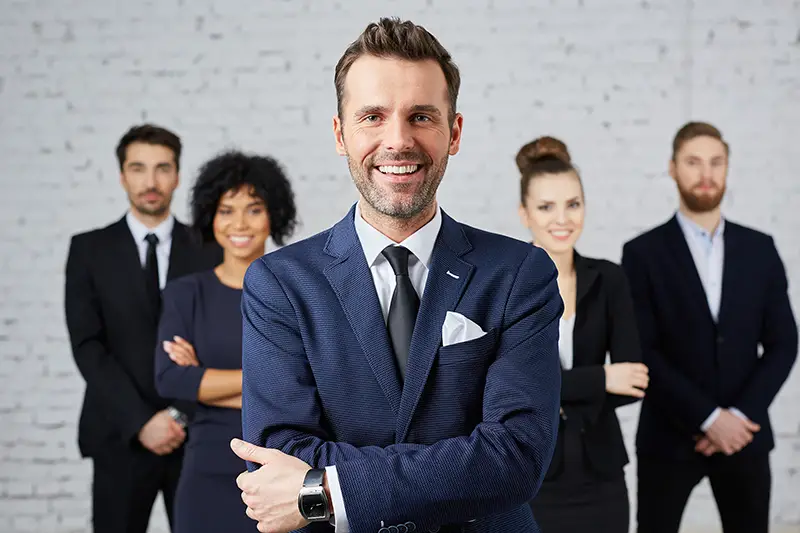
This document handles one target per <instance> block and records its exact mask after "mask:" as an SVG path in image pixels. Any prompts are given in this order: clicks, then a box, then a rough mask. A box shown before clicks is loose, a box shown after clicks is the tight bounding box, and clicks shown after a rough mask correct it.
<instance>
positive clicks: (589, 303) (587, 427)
mask: <svg viewBox="0 0 800 533" xmlns="http://www.w3.org/2000/svg"><path fill="white" fill-rule="evenodd" d="M575 275H576V281H577V295H576V307H575V309H576V314H575V326H574V329H573V339H572V341H573V363H572V369H570V370H563V371H562V373H561V407H562V409H563V411H564V415H563V416H562V420H561V424H560V428H559V432H558V441H557V443H556V451H555V453H554V454H553V459H552V461H551V463H550V469H549V471H548V473H547V477H546V478H545V479H553V478H556V477H558V475H559V474H560V473H561V472H562V466H563V462H564V449H565V446H564V439H565V437H566V436H568V435H571V434H575V433H574V432H567V433H565V428H566V426H567V425H571V424H575V425H577V426H578V427H579V428H580V433H579V434H580V435H581V438H582V441H583V442H582V448H583V450H584V452H585V457H586V460H587V461H588V464H589V466H590V467H591V469H592V471H593V473H594V474H596V475H597V476H598V477H603V478H611V477H616V476H619V475H621V474H622V467H623V466H625V464H627V462H628V454H627V452H626V451H625V444H624V442H623V439H622V431H621V430H620V426H619V420H618V419H617V416H616V413H615V411H614V410H615V409H616V408H617V407H619V406H621V405H625V404H629V403H633V402H635V401H637V398H633V397H631V396H619V395H616V394H609V393H607V392H606V376H605V370H604V369H603V364H604V363H605V361H606V354H607V353H610V355H611V362H612V363H621V362H626V361H627V362H640V361H641V352H640V344H639V337H638V334H637V331H636V317H635V316H634V312H633V301H632V299H631V292H630V288H629V287H628V282H627V280H626V279H625V274H624V273H623V271H622V269H621V268H620V267H619V266H618V265H615V264H614V263H612V262H610V261H605V260H602V259H592V258H589V257H583V256H581V255H579V254H578V253H577V252H575Z"/></svg>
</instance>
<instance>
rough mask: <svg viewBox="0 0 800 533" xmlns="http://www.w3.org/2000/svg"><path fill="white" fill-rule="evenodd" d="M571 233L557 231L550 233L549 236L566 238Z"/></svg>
mask: <svg viewBox="0 0 800 533" xmlns="http://www.w3.org/2000/svg"><path fill="white" fill-rule="evenodd" d="M571 233H572V232H571V231H568V230H558V231H551V232H550V234H551V235H553V236H555V237H567V236H569V235H570V234H571Z"/></svg>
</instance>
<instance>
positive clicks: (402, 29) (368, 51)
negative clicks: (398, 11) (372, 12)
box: [333, 17, 461, 124]
mask: <svg viewBox="0 0 800 533" xmlns="http://www.w3.org/2000/svg"><path fill="white" fill-rule="evenodd" d="M363 55H371V56H375V57H380V58H397V59H406V60H409V61H423V60H426V59H433V60H434V61H436V62H437V63H439V66H440V67H441V68H442V72H444V79H445V81H446V82H447V95H448V97H449V98H450V112H449V114H448V119H449V120H450V123H451V124H452V123H453V121H454V120H455V116H456V101H457V100H458V89H459V87H460V86H461V74H459V72H458V67H457V66H456V64H455V63H454V62H453V59H452V57H451V56H450V53H449V52H448V51H447V50H445V48H444V47H443V46H442V45H441V43H439V41H438V40H437V39H436V37H434V36H433V35H432V34H431V33H429V32H428V30H426V29H425V28H423V27H422V26H419V25H417V24H414V23H413V22H411V21H410V20H405V21H401V20H400V19H399V18H396V17H394V18H386V17H384V18H382V19H380V20H379V21H378V22H372V23H370V24H369V25H368V26H367V27H366V29H365V30H364V31H363V32H362V33H361V35H359V37H358V39H356V40H355V41H353V42H352V43H350V46H348V47H347V50H345V51H344V54H343V55H342V57H341V58H340V59H339V62H338V63H336V70H335V73H334V78H333V83H334V85H335V86H336V111H337V113H338V114H339V118H342V102H343V100H344V80H345V77H346V76H347V73H348V72H349V71H350V67H351V66H353V63H354V62H355V61H356V59H358V58H359V57H361V56H363Z"/></svg>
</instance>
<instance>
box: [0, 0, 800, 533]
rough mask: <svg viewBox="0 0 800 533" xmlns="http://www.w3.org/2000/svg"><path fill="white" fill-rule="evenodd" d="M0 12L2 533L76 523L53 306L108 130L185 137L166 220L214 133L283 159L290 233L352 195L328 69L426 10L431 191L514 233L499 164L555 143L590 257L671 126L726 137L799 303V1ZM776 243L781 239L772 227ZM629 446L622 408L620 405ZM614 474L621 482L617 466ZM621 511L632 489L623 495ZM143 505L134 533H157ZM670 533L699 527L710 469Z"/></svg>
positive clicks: (92, 221)
mask: <svg viewBox="0 0 800 533" xmlns="http://www.w3.org/2000/svg"><path fill="white" fill-rule="evenodd" d="M2 12H3V15H2V17H1V18H0V35H2V36H3V39H2V44H0V184H2V191H3V192H2V194H0V246H2V255H1V256H0V428H2V429H0V531H2V532H9V533H11V532H23V531H37V532H58V533H61V532H64V533H66V532H79V531H88V529H89V525H88V524H89V509H90V503H89V502H90V498H89V495H90V487H89V483H90V473H91V468H90V464H89V463H88V462H85V461H82V460H81V459H80V458H79V454H78V451H77V446H76V442H75V441H76V437H75V435H76V421H77V414H78V410H79V408H80V402H81V394H82V389H83V382H82V380H81V378H80V376H79V375H78V373H77V370H76V368H75V365H74V363H73V362H72V358H71V354H70V350H69V347H68V343H67V337H66V328H65V325H64V318H63V270H64V262H65V258H66V252H67V245H68V238H69V236H70V235H71V234H72V233H74V232H77V231H81V230H85V229H88V228H90V227H96V226H99V225H103V224H106V223H108V222H110V221H111V220H114V219H117V218H118V217H120V216H121V215H122V213H123V212H124V210H125V208H126V204H125V198H124V195H123V193H122V191H121V189H120V187H119V184H118V174H117V170H116V162H115V159H114V152H113V149H114V146H115V144H116V142H117V140H118V138H119V136H120V135H121V134H122V133H123V132H124V131H125V129H127V128H128V127H129V126H130V125H131V124H133V123H138V122H141V121H144V120H150V121H154V122H156V123H160V124H163V125H165V126H168V127H170V128H173V129H174V130H176V131H177V132H178V133H179V134H180V135H181V136H182V138H183V140H184V142H185V146H186V150H185V157H184V161H183V168H184V172H183V178H184V182H183V185H182V186H181V188H180V189H179V191H178V194H177V196H176V199H175V203H174V208H175V212H176V213H177V214H178V216H179V217H180V218H183V219H185V217H186V214H187V209H186V199H187V191H188V189H189V184H190V183H191V181H192V179H193V176H194V173H195V172H196V169H197V168H198V166H199V165H200V164H201V163H202V161H203V160H205V159H206V158H208V157H210V156H212V155H213V154H215V153H216V152H218V151H220V150H222V149H224V148H227V147H238V148H242V149H245V150H250V151H258V152H266V153H269V154H272V155H274V156H276V157H277V158H279V159H280V161H282V162H283V163H284V164H285V165H286V167H287V168H288V170H289V172H290V174H291V177H292V178H293V182H294V186H295V189H296V193H297V196H298V203H299V205H298V207H299V210H300V214H301V217H302V221H303V226H302V228H301V231H300V234H299V237H302V236H307V235H310V234H312V233H315V232H317V231H318V230H320V229H322V228H324V227H327V226H328V225H330V224H332V223H333V222H334V221H336V220H337V219H338V218H339V217H340V216H341V215H342V214H343V213H344V212H345V210H346V209H347V208H348V206H349V205H350V203H351V202H352V201H353V200H354V199H355V189H354V187H353V186H352V184H351V182H350V179H349V176H348V173H347V168H346V165H345V162H344V160H343V159H341V158H338V157H337V156H336V155H335V152H334V145H333V138H332V135H331V116H332V115H333V113H334V111H335V98H334V92H333V86H332V76H333V67H334V65H335V62H336V61H337V59H338V57H339V55H340V54H341V52H342V51H343V50H344V48H345V46H346V45H347V44H348V43H349V42H350V41H351V40H352V39H354V38H355V37H356V35H357V34H358V33H359V32H360V31H361V29H363V27H364V26H365V25H366V23H367V22H368V21H370V20H373V19H376V18H377V17H379V16H382V15H398V16H402V17H406V18H411V19H413V20H415V21H416V22H419V23H422V24H424V25H426V26H427V27H428V28H429V29H430V30H432V31H433V32H434V33H435V34H436V35H437V36H438V37H439V38H440V39H441V41H442V42H443V44H444V45H445V46H446V47H447V48H448V49H449V50H450V51H451V52H452V53H453V54H454V57H455V59H456V60H457V62H458V63H459V65H460V67H461V69H462V74H463V86H462V92H461V99H460V107H461V111H462V112H463V113H464V116H465V130H464V140H463V144H462V152H461V153H460V154H459V155H458V156H456V157H455V158H453V159H452V160H451V164H450V168H449V169H448V173H447V178H446V179H445V181H444V183H443V186H442V189H441V193H440V201H441V203H442V204H443V206H444V207H445V208H446V209H447V210H448V212H449V213H450V214H451V215H454V216H455V217H456V218H458V219H460V220H463V221H467V222H469V223H471V224H473V225H477V226H480V227H485V228H487V229H490V230H494V231H498V232H502V233H506V234H509V235H513V236H517V237H520V238H525V237H526V235H525V233H524V231H523V230H522V228H521V226H520V224H519V222H518V220H517V215H516V205H517V201H518V199H517V173H516V169H515V166H514V162H513V156H514V154H515V153H516V150H517V148H518V147H519V146H520V145H521V144H522V143H524V142H526V141H528V140H530V139H532V138H533V137H535V136H537V135H541V134H553V135H556V136H559V137H562V138H563V139H565V140H566V141H567V142H568V144H569V145H570V149H571V151H572V153H573V157H574V159H575V160H576V162H577V163H578V164H579V166H580V168H581V170H582V174H583V178H584V182H585V188H586V194H587V200H588V210H589V211H588V228H587V230H586V231H585V234H584V236H583V238H582V240H581V242H580V249H581V251H582V252H583V253H585V254H587V255H594V256H598V257H605V258H608V259H611V260H615V261H616V260H619V256H620V251H621V245H622V243H623V242H624V241H626V240H627V239H629V238H630V237H632V236H633V235H635V234H636V233H638V232H639V231H641V230H643V229H645V228H647V227H650V226H652V225H654V224H657V223H659V222H661V221H662V220H664V219H666V218H667V217H668V216H670V214H671V212H672V210H673V209H674V206H675V205H676V195H675V191H674V187H673V185H672V183H671V181H670V179H669V178H668V176H667V174H666V169H667V160H668V157H669V149H670V142H671V138H672V135H673V134H674V132H675V131H676V129H677V128H678V127H679V126H680V125H681V124H682V123H683V122H685V121H686V120H688V119H702V120H708V121H711V122H713V123H715V124H716V125H717V126H719V127H720V128H721V129H722V131H723V132H724V133H725V135H726V136H727V137H728V140H729V141H730V143H731V146H732V159H731V171H730V176H729V192H728V195H727V198H726V201H725V204H724V205H725V212H726V214H727V215H728V216H729V217H730V218H732V219H734V220H737V221H740V222H742V223H744V224H748V225H751V226H754V227H756V228H759V229H761V230H764V231H767V232H769V233H771V234H772V235H774V237H775V239H776V242H777V244H778V246H779V250H780V252H781V254H782V257H783V260H784V262H785V264H786V267H787V270H788V273H789V278H790V290H791V296H792V301H793V302H794V306H795V308H797V304H798V302H800V247H798V246H797V244H796V242H797V241H796V240H795V239H796V235H795V234H796V232H797V230H798V228H800V214H799V213H800V211H798V210H797V209H796V208H795V207H794V206H796V205H797V203H798V201H800V186H799V185H798V181H797V179H796V176H795V175H794V174H795V172H796V162H795V160H794V158H795V156H794V154H795V153H796V147H795V144H796V133H797V128H798V126H800V106H798V101H800V4H799V3H798V2H796V1H792V0H725V1H722V0H717V1H713V0H698V1H696V2H692V1H691V0H687V1H675V0H637V1H634V0H605V1H603V2H599V1H592V0H569V1H568V0H516V1H504V2H501V1H497V0H482V1H479V0H426V1H423V0H404V1H403V2H400V1H397V0H392V1H389V0H385V1H381V2H372V1H366V0H359V1H356V0H353V1H349V2H311V1H310V0H291V1H288V0H271V1H264V2H250V1H245V0H224V1H223V0H193V1H191V2H189V1H186V0H163V1H158V2H156V1H154V0H148V1H144V2H119V3H118V2H107V1H100V0H58V1H56V0H35V1H23V0H4V1H3V2H2ZM793 235H795V236H794V237H793ZM620 416H621V417H622V418H623V419H624V428H625V435H626V439H627V441H628V443H629V445H632V437H633V433H634V430H635V422H636V417H637V412H636V407H630V408H626V409H623V410H621V411H620ZM772 416H773V420H774V424H775V429H776V432H777V449H776V450H775V452H774V453H773V456H772V465H773V472H774V492H773V504H772V512H773V523H774V524H775V529H774V530H775V531H800V500H798V497H797V494H798V492H800V371H799V370H797V368H795V371H794V373H793V374H792V376H791V377H790V379H789V382H788V383H787V384H786V386H785V387H784V388H783V390H782V391H781V393H780V395H779V397H778V399H777V401H776V402H775V404H774V405H773V407H772ZM628 475H629V484H630V486H631V487H633V486H635V483H634V481H635V478H634V476H635V472H634V469H633V465H631V466H629V467H628ZM632 501H633V502H634V505H635V495H633V494H632ZM165 524H166V520H165V518H164V513H163V506H162V505H161V504H160V503H159V504H158V507H157V509H156V512H155V514H154V516H153V519H152V523H151V532H163V531H166V526H165ZM684 530H685V531H704V532H705V531H708V532H713V531H718V530H719V526H718V518H717V514H716V510H715V508H714V503H713V500H712V499H711V497H710V491H709V489H708V486H707V484H704V485H702V486H701V487H700V488H698V490H697V491H695V494H694V496H693V498H692V501H691V503H690V505H689V507H688V509H687V512H686V515H685V519H684Z"/></svg>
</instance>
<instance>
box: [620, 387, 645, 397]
mask: <svg viewBox="0 0 800 533" xmlns="http://www.w3.org/2000/svg"><path fill="white" fill-rule="evenodd" d="M622 394H623V395H625V396H633V397H634V398H644V391H643V390H642V389H637V388H636V387H628V388H627V389H625V390H624V392H623V393H622Z"/></svg>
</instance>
